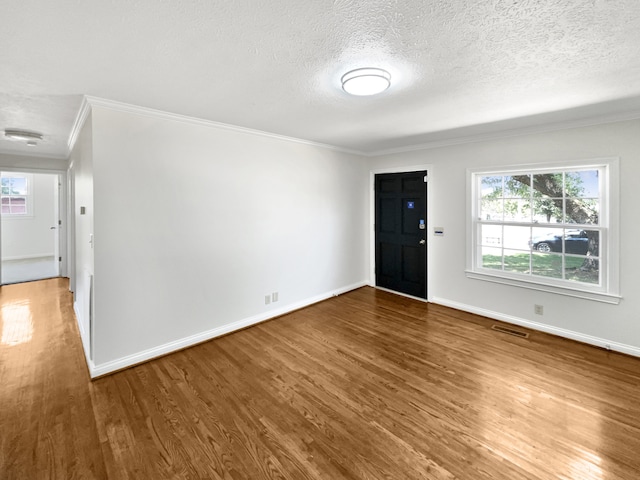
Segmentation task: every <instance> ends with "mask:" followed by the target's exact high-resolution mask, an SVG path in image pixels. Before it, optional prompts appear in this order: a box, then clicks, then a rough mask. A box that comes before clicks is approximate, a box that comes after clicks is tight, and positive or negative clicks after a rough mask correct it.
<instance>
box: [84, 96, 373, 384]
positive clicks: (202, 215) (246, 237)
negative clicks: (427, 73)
mask: <svg viewBox="0 0 640 480" xmlns="http://www.w3.org/2000/svg"><path fill="white" fill-rule="evenodd" d="M92 120H93V124H92V132H93V154H92V156H93V188H94V197H93V198H94V206H95V216H94V217H93V219H94V226H95V249H94V253H95V350H94V361H95V369H94V373H95V374H100V373H105V372H106V371H109V370H112V369H115V368H121V367H122V366H125V365H127V364H131V363H134V362H136V361H141V360H144V359H146V358H149V357H151V356H153V355H157V354H160V353H164V352H166V351H168V350H170V349H172V348H178V347H181V346H185V345H187V344H190V343H193V342H194V341H198V340H202V339H205V338H208V337H211V336H214V335H217V334H220V333H223V332H224V331H228V330H229V329H233V328H238V327H241V326H243V325H246V324H250V323H252V322H255V321H258V320H261V319H265V318H268V317H269V316H272V315H275V314H277V313H281V312H283V311H287V310H288V309H291V308H295V307H297V306H302V305H304V304H306V303H309V302H311V301H315V300H319V299H321V298H324V297H326V296H330V295H331V294H332V293H333V292H337V291H343V290H345V289H350V288H354V287H356V286H359V285H362V284H364V283H365V282H366V279H367V276H368V273H367V272H368V255H369V254H368V248H367V245H368V243H367V234H366V231H367V228H368V203H367V202H368V194H367V190H368V188H367V185H368V176H367V170H366V166H365V159H363V158H361V157H357V156H353V155H348V154H345V153H340V152H337V151H334V150H330V149H326V148H322V147H318V146H312V145H306V144H302V143H296V142H290V141H285V140H282V139H278V138H271V137H268V136H261V135H254V134H250V133H246V132H241V131H232V130H228V129H221V128H216V127H212V126H207V125H199V124H194V123H185V122H182V121H177V120H172V119H170V118H164V117H158V116H155V117H154V116H144V115H137V114H133V113H125V112H122V111H116V110H112V109H109V108H104V107H95V106H94V107H93V109H92ZM86 128H87V127H86V126H85V129H86ZM77 173H78V172H76V192H77V193H76V197H78V196H79V189H80V185H79V183H78V177H77ZM76 218H78V217H76ZM78 230H80V228H78ZM84 235H85V234H84V233H80V232H79V234H78V236H77V241H78V245H80V243H81V242H82V240H83V236H84ZM78 268H80V266H78ZM276 291H277V292H279V301H278V302H277V303H272V304H271V305H268V306H267V305H265V295H267V294H270V293H272V292H276ZM78 294H80V292H78Z"/></svg>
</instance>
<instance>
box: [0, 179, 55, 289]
mask: <svg viewBox="0 0 640 480" xmlns="http://www.w3.org/2000/svg"><path fill="white" fill-rule="evenodd" d="M0 184H1V188H2V192H1V204H0V229H1V235H0V253H1V264H0V279H1V283H2V284H3V285H6V284H11V283H22V282H29V281H33V280H42V279H45V278H52V277H58V276H60V273H61V272H60V261H61V255H60V233H61V223H62V222H61V221H60V175H58V174H53V173H30V172H13V171H12V172H8V171H3V172H0Z"/></svg>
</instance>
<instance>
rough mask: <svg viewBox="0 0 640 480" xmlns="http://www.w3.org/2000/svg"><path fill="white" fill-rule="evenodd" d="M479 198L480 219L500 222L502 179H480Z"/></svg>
mask: <svg viewBox="0 0 640 480" xmlns="http://www.w3.org/2000/svg"><path fill="white" fill-rule="evenodd" d="M480 196H481V197H482V200H481V203H480V212H479V213H480V219H481V220H502V177H494V176H488V177H481V178H480Z"/></svg>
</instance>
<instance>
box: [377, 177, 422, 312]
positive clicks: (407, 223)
mask: <svg viewBox="0 0 640 480" xmlns="http://www.w3.org/2000/svg"><path fill="white" fill-rule="evenodd" d="M371 182H372V187H373V190H374V195H373V197H372V202H371V215H372V223H373V231H374V235H373V239H372V242H371V262H372V268H371V279H372V282H371V283H372V285H375V286H376V287H378V288H382V289H385V290H390V291H393V292H396V293H399V294H401V295H406V296H410V297H413V298H418V299H422V300H428V298H429V297H428V277H429V271H428V264H429V261H428V260H429V249H428V231H429V225H430V218H429V213H428V210H427V207H428V200H429V189H428V168H424V167H423V168H419V167H417V168H415V170H414V169H410V170H408V171H407V170H391V169H388V170H381V171H372V172H371Z"/></svg>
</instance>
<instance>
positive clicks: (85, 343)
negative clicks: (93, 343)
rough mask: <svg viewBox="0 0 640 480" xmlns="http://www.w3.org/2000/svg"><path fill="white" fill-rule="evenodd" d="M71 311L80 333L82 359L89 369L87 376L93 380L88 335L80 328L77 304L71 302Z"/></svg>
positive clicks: (80, 320)
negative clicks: (74, 315)
mask: <svg viewBox="0 0 640 480" xmlns="http://www.w3.org/2000/svg"><path fill="white" fill-rule="evenodd" d="M73 311H74V313H75V314H76V324H77V325H78V332H80V342H81V343H82V350H83V351H84V358H85V360H86V362H87V368H88V369H89V375H90V376H91V378H93V370H94V369H95V367H94V365H93V362H92V361H91V352H90V351H89V335H88V332H86V331H85V330H84V327H83V326H82V316H81V315H80V311H79V310H78V304H77V302H75V301H74V302H73Z"/></svg>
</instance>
